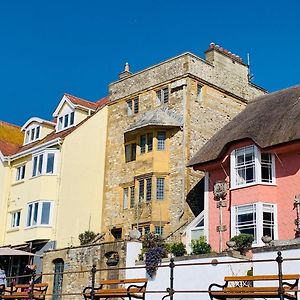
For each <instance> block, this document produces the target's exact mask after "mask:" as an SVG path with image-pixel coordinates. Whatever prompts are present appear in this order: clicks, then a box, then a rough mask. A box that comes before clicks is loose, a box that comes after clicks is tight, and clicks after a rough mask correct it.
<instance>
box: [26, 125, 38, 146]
mask: <svg viewBox="0 0 300 300" xmlns="http://www.w3.org/2000/svg"><path fill="white" fill-rule="evenodd" d="M40 136H41V125H32V126H29V127H28V128H27V129H26V131H25V135H24V145H27V144H30V143H32V142H35V141H37V140H39V139H40Z"/></svg>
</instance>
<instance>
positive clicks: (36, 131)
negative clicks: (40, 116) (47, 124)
mask: <svg viewBox="0 0 300 300" xmlns="http://www.w3.org/2000/svg"><path fill="white" fill-rule="evenodd" d="M39 137H40V126H38V127H36V129H35V139H38V138H39Z"/></svg>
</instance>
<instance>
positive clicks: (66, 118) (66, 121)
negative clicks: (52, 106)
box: [64, 115, 69, 128]
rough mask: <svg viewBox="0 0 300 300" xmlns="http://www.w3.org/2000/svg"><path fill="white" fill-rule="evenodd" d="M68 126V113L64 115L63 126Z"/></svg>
mask: <svg viewBox="0 0 300 300" xmlns="http://www.w3.org/2000/svg"><path fill="white" fill-rule="evenodd" d="M68 126H69V115H65V121H64V128H66V127H68Z"/></svg>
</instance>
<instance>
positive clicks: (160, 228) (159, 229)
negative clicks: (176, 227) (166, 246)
mask: <svg viewBox="0 0 300 300" xmlns="http://www.w3.org/2000/svg"><path fill="white" fill-rule="evenodd" d="M155 234H158V235H161V236H162V235H163V234H164V228H163V226H155Z"/></svg>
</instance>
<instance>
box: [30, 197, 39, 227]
mask: <svg viewBox="0 0 300 300" xmlns="http://www.w3.org/2000/svg"><path fill="white" fill-rule="evenodd" d="M38 212H39V203H38V202H37V203H34V205H33V220H32V225H36V224H37V221H38Z"/></svg>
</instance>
